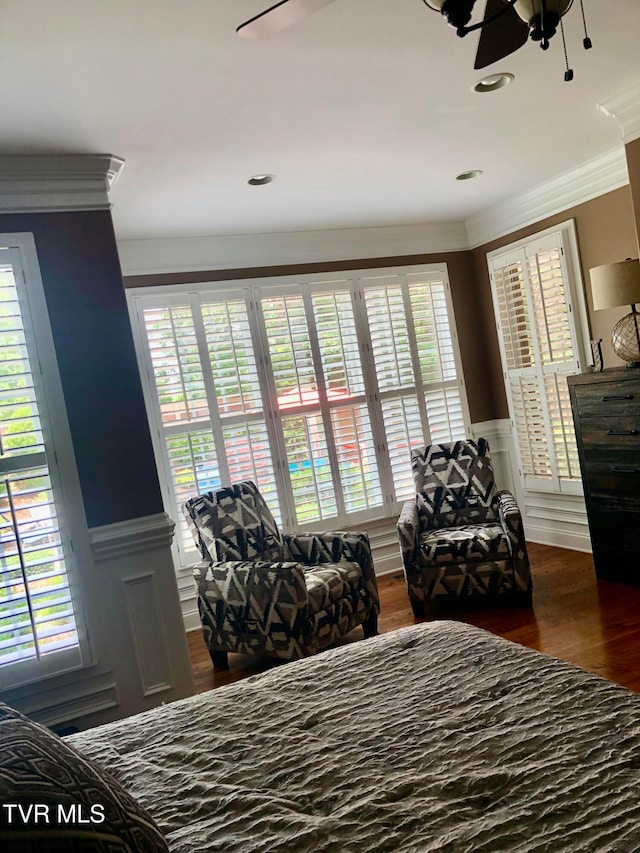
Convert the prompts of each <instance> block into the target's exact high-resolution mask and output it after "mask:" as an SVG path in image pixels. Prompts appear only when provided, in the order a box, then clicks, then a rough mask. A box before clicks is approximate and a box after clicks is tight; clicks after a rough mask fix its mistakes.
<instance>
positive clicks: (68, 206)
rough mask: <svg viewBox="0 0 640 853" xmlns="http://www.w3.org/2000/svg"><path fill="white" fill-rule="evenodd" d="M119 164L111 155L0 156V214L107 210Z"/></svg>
mask: <svg viewBox="0 0 640 853" xmlns="http://www.w3.org/2000/svg"><path fill="white" fill-rule="evenodd" d="M123 166H124V160H122V159H120V158H119V157H113V156H112V155H111V154H34V155H27V154H15V155H10V154H3V155H0V213H35V212H44V211H70V210H105V209H106V210H108V209H109V208H110V204H109V190H110V189H111V187H112V186H113V184H114V183H115V181H116V180H117V178H118V176H119V174H120V172H121V171H122V167H123Z"/></svg>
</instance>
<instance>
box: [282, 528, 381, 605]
mask: <svg viewBox="0 0 640 853" xmlns="http://www.w3.org/2000/svg"><path fill="white" fill-rule="evenodd" d="M283 540H284V547H285V551H286V552H287V555H288V556H290V557H291V559H292V560H297V561H298V562H300V563H302V564H303V565H305V566H318V565H321V564H322V563H339V562H340V561H341V560H352V561H353V562H356V563H358V564H359V565H360V568H361V569H362V575H363V578H364V582H365V586H366V588H367V589H368V591H369V593H370V595H371V599H372V601H373V603H374V604H375V606H376V608H378V607H379V603H380V598H379V596H378V584H377V582H376V573H375V569H374V567H373V557H372V556H371V544H370V542H369V537H368V536H367V534H366V533H361V532H356V531H352V530H335V531H331V532H330V533H285V534H284V536H283Z"/></svg>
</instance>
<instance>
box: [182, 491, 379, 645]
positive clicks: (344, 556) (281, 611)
mask: <svg viewBox="0 0 640 853" xmlns="http://www.w3.org/2000/svg"><path fill="white" fill-rule="evenodd" d="M183 511H184V514H185V517H186V518H187V521H188V523H189V525H190V528H191V531H192V533H193V536H194V539H195V541H196V543H197V544H198V547H199V548H200V551H201V553H202V554H203V557H204V559H203V560H202V561H201V562H199V563H196V565H195V566H194V567H193V573H194V578H195V582H196V587H197V592H198V610H199V613H200V619H201V622H202V629H203V635H204V639H205V642H206V645H207V648H208V649H209V652H210V653H211V656H212V659H213V660H214V662H216V661H219V660H220V655H223V656H224V653H226V652H238V653H240V654H258V655H266V656H269V657H277V658H283V659H287V660H291V659H294V658H300V657H304V656H305V655H309V654H313V653H314V652H317V651H319V650H320V649H324V648H326V647H327V646H329V645H331V644H332V643H333V642H335V641H336V640H337V639H339V638H340V637H341V636H343V635H344V634H347V633H348V632H349V631H351V630H353V628H355V627H356V626H358V625H363V627H364V631H365V636H372V635H373V634H375V633H377V615H378V613H379V611H380V600H379V596H378V587H377V584H376V577H375V572H374V568H373V560H372V557H371V547H370V544H369V539H368V537H367V535H366V534H365V533H354V532H350V531H349V532H342V531H340V532H334V533H296V534H289V535H287V534H284V535H283V534H281V533H280V531H279V529H278V526H277V524H276V522H275V520H274V518H273V515H272V514H271V512H270V511H269V508H268V506H267V505H266V503H265V501H264V499H263V497H262V495H261V494H260V492H259V490H258V488H257V486H256V485H255V483H253V482H251V481H250V480H247V481H244V482H242V483H236V484H234V485H231V486H227V487H224V488H220V489H218V490H217V491H215V492H208V493H207V494H205V495H199V496H198V497H196V498H192V499H191V500H189V501H187V502H186V503H185V504H184V507H183Z"/></svg>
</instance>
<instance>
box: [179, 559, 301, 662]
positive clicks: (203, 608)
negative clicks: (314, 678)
mask: <svg viewBox="0 0 640 853" xmlns="http://www.w3.org/2000/svg"><path fill="white" fill-rule="evenodd" d="M193 575H194V579H195V582H196V586H197V590H198V610H199V611H200V617H201V619H202V628H203V632H204V637H205V641H206V643H207V646H208V647H209V649H212V650H216V649H217V650H220V651H231V652H240V653H242V654H265V655H270V656H272V657H273V656H276V657H286V658H296V657H302V655H303V654H304V651H303V646H304V644H305V641H306V633H307V631H308V625H309V608H308V603H307V587H306V584H305V580H304V569H303V567H302V566H301V565H300V564H299V563H296V562H284V563H272V562H268V561H246V560H236V561H228V562H217V563H211V562H209V561H207V560H203V561H201V562H199V563H196V564H195V565H194V566H193Z"/></svg>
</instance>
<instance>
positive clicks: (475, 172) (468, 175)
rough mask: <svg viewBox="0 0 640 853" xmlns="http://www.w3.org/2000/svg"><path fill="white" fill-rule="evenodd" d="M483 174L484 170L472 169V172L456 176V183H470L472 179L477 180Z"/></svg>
mask: <svg viewBox="0 0 640 853" xmlns="http://www.w3.org/2000/svg"><path fill="white" fill-rule="evenodd" d="M481 174H482V169H471V171H470V172H461V173H460V174H459V175H456V181H470V180H471V178H477V177H478V175H481Z"/></svg>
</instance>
